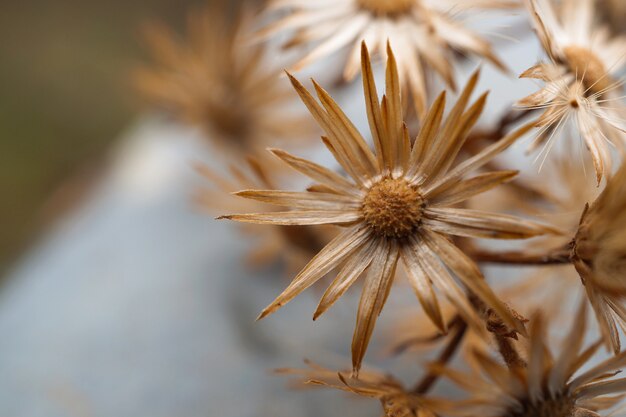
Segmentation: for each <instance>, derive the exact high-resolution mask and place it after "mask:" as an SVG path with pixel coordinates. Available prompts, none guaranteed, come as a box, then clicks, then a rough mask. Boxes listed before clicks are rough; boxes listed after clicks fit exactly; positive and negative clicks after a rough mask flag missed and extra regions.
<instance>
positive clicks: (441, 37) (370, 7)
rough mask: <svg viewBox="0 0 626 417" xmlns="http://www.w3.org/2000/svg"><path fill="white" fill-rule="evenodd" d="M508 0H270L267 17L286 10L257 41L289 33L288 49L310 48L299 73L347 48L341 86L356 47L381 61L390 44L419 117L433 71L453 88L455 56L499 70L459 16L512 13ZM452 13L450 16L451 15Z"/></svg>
mask: <svg viewBox="0 0 626 417" xmlns="http://www.w3.org/2000/svg"><path fill="white" fill-rule="evenodd" d="M517 3H518V2H517V1H508V0H504V1H503V0H461V1H459V0H321V1H314V2H312V1H309V0H288V1H285V0H274V1H273V2H271V3H270V5H269V6H268V8H269V10H270V11H274V10H284V9H286V10H289V13H288V14H287V15H285V17H283V18H282V19H280V20H278V21H277V22H274V23H273V24H271V25H269V26H268V27H267V28H266V29H265V30H264V31H262V32H261V33H260V34H259V37H260V38H264V37H266V36H269V35H272V34H274V33H276V32H280V31H290V30H292V31H294V32H293V33H294V34H293V35H292V36H291V38H290V39H289V41H288V43H287V44H286V45H287V46H288V47H294V46H300V45H310V44H312V45H315V47H314V48H313V50H312V51H311V52H310V53H309V54H308V55H306V56H305V57H304V58H303V59H302V60H300V61H299V62H298V63H297V64H296V67H295V68H296V69H299V68H302V67H304V66H307V65H309V64H311V63H312V62H315V61H317V60H319V59H320V58H322V57H325V56H327V55H329V54H330V53H332V52H335V51H338V50H340V49H341V48H343V47H345V46H349V47H350V48H351V51H350V52H349V56H348V59H347V63H346V66H345V70H344V78H345V79H346V80H351V79H353V78H354V77H355V76H356V75H357V74H358V69H359V44H360V42H361V40H362V39H363V40H364V41H365V42H366V44H367V45H368V47H370V49H371V50H372V51H373V52H374V53H379V54H380V55H382V56H383V57H384V56H385V54H386V46H385V45H386V43H387V41H389V42H390V43H391V45H392V46H393V47H394V50H395V51H396V56H397V59H398V69H399V72H400V80H401V81H402V86H403V87H405V86H406V87H407V88H408V91H410V93H411V95H412V98H413V102H414V104H415V107H416V110H417V113H418V115H420V116H423V115H425V113H426V110H427V102H428V100H427V99H428V91H427V82H426V79H427V76H428V73H429V72H430V71H431V69H432V70H434V71H435V72H436V73H437V74H438V75H439V76H440V77H441V78H442V79H443V80H444V81H445V82H446V83H447V84H448V86H449V87H451V88H454V85H455V81H454V70H453V67H452V64H451V62H453V58H454V52H455V51H460V52H461V53H463V54H468V53H469V54H475V55H478V56H480V57H484V58H486V59H488V60H489V61H490V62H492V63H493V64H495V65H496V66H498V67H499V68H501V69H503V68H504V65H503V64H502V63H501V62H500V60H499V59H498V58H497V57H496V56H495V54H494V53H493V51H492V48H491V45H490V44H489V43H488V42H487V41H486V40H484V39H483V38H482V37H480V36H479V35H477V34H476V33H474V32H472V31H471V30H470V29H467V28H466V27H464V26H463V25H462V24H461V23H460V21H459V20H458V12H459V11H462V10H467V9H472V8H482V9H490V8H493V9H495V8H506V7H509V8H510V7H516V6H517V5H518V4H517ZM454 11H456V12H457V13H456V15H455V13H453V12H454Z"/></svg>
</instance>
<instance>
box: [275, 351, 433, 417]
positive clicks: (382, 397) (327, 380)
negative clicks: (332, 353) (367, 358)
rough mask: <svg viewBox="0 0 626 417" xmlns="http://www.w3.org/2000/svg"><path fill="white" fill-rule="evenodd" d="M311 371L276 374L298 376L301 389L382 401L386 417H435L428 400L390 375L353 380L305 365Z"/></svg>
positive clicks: (346, 374) (288, 370) (364, 374)
mask: <svg viewBox="0 0 626 417" xmlns="http://www.w3.org/2000/svg"><path fill="white" fill-rule="evenodd" d="M305 363H306V364H307V365H308V369H293V368H285V369H278V370H277V373H279V374H285V375H294V376H296V377H297V378H298V379H297V383H298V385H303V384H306V385H314V386H323V387H329V388H335V389H339V390H342V391H347V392H351V393H354V394H357V395H359V396H362V397H368V398H375V399H378V400H379V401H380V404H381V405H382V408H383V412H384V416H385V417H435V414H434V413H433V412H432V411H430V410H429V406H428V404H427V402H428V401H427V400H425V399H423V398H422V397H421V396H420V395H418V394H414V393H411V392H409V391H407V390H406V389H405V388H404V386H403V385H402V383H401V382H400V381H398V380H397V379H395V378H394V377H393V376H391V375H384V374H380V373H378V372H373V371H363V372H361V373H360V374H359V378H358V379H356V378H351V377H350V376H349V371H348V372H344V373H341V372H337V371H333V370H330V369H327V368H323V367H321V366H319V365H316V364H314V363H312V362H310V361H305Z"/></svg>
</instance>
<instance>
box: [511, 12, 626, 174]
mask: <svg viewBox="0 0 626 417" xmlns="http://www.w3.org/2000/svg"><path fill="white" fill-rule="evenodd" d="M526 3H527V5H528V8H529V9H530V12H531V14H532V17H533V19H534V23H535V29H536V31H537V34H538V36H539V39H540V40H541V43H542V45H543V47H544V49H545V50H546V52H547V54H548V56H549V58H550V60H551V62H550V63H541V64H538V65H536V66H534V67H532V68H530V69H528V70H527V71H525V72H524V73H523V74H522V75H521V77H527V78H535V79H539V80H541V81H543V82H545V86H544V87H543V88H542V89H541V90H539V91H538V92H536V93H534V94H532V95H530V96H528V97H526V98H524V99H522V100H520V102H519V103H518V104H519V105H520V106H522V107H526V108H536V109H543V110H545V111H544V112H543V114H542V116H541V117H540V118H539V120H538V126H539V127H540V128H541V129H540V133H539V135H538V136H537V139H536V140H535V142H534V143H533V145H532V146H531V148H536V147H537V146H539V145H541V144H544V150H543V152H544V153H545V155H547V154H548V152H549V151H550V149H551V148H552V146H553V144H554V140H556V139H555V138H556V137H557V134H558V133H560V131H561V130H562V129H563V128H564V127H566V126H570V125H573V126H575V127H576V129H575V130H576V131H577V132H578V133H577V134H579V135H580V136H581V137H582V139H583V140H584V143H585V145H586V147H587V148H588V149H589V151H590V153H591V157H592V160H593V164H594V167H595V171H596V177H597V182H598V183H600V181H601V179H602V177H603V176H605V175H607V174H608V173H610V172H611V145H613V146H615V147H621V146H622V145H623V144H624V141H625V140H626V135H625V132H626V130H625V129H626V124H625V123H624V115H625V114H626V113H625V112H626V109H625V108H624V104H623V101H622V97H620V95H621V94H619V92H620V91H621V86H622V84H623V80H619V78H618V74H619V71H621V69H622V68H623V67H624V64H625V63H626V37H611V35H610V32H609V30H608V29H607V28H606V27H602V26H597V25H596V24H595V21H594V11H593V9H594V3H595V0H565V1H563V4H562V5H561V8H560V13H559V17H558V18H557V15H556V13H555V10H554V9H553V7H552V5H551V2H550V1H549V0H526ZM571 122H573V123H571ZM544 158H545V156H544Z"/></svg>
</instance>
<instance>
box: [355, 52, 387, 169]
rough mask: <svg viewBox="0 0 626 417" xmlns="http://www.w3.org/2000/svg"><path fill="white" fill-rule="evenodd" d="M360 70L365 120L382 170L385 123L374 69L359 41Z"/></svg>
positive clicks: (385, 133)
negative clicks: (365, 113)
mask: <svg viewBox="0 0 626 417" xmlns="http://www.w3.org/2000/svg"><path fill="white" fill-rule="evenodd" d="M361 71H362V72H363V93H364V94H365V108H366V110H367V120H368V122H369V126H370V132H371V133H372V138H373V139H374V146H375V147H376V156H377V158H378V166H379V167H380V169H381V170H382V169H383V168H384V167H385V161H386V160H387V158H386V157H385V152H386V149H385V148H384V147H383V143H384V142H387V141H388V139H387V132H386V130H385V125H384V124H383V117H382V113H381V110H380V103H378V92H377V91H376V82H375V81H374V71H373V70H372V63H371V61H370V55H369V52H368V50H367V45H365V42H361Z"/></svg>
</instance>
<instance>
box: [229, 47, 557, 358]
mask: <svg viewBox="0 0 626 417" xmlns="http://www.w3.org/2000/svg"><path fill="white" fill-rule="evenodd" d="M362 55H363V56H362V66H363V84H364V92H365V101H366V108H367V116H368V119H369V123H370V131H371V134H372V136H373V138H374V143H375V152H372V150H371V149H370V147H369V146H368V145H367V143H366V141H365V140H364V139H363V137H362V136H361V134H360V133H359V132H358V131H357V129H356V127H355V126H354V125H353V124H352V123H351V122H350V120H349V119H348V118H347V116H346V115H345V114H344V113H343V111H342V110H341V109H340V108H339V106H338V105H337V104H336V103H335V102H334V101H333V99H332V98H331V97H330V96H329V95H328V93H327V92H326V91H325V90H324V89H322V88H321V87H320V86H319V85H317V84H315V89H316V91H317V94H318V97H319V99H320V101H321V105H320V104H319V103H318V102H317V101H316V100H315V99H314V98H313V96H312V95H311V94H310V93H309V92H308V91H307V90H306V89H305V88H304V87H303V86H302V85H301V84H300V83H299V82H298V81H297V80H296V79H295V78H293V77H290V78H291V81H292V83H293V85H294V87H295V89H296V90H297V92H298V94H299V95H300V97H301V98H302V100H303V101H304V103H305V104H306V106H307V107H308V108H309V110H310V112H311V114H312V115H313V116H314V118H315V119H316V121H317V122H318V123H319V124H320V126H321V127H322V128H323V129H324V131H325V132H326V134H327V136H325V137H323V142H324V144H325V145H326V146H327V147H328V149H329V150H330V151H331V153H332V154H333V155H334V157H335V159H336V160H337V161H338V162H339V164H340V165H341V166H342V168H343V169H344V170H345V172H346V173H347V174H348V175H349V176H350V179H348V178H345V177H343V176H341V175H338V174H336V173H334V172H332V171H330V170H328V169H326V168H324V167H322V166H319V165H317V164H314V163H313V162H310V161H307V160H305V159H301V158H297V157H295V156H292V155H290V154H288V153H286V152H283V151H280V150H273V153H274V154H275V155H276V156H277V157H279V158H280V159H282V160H283V161H285V162H286V163H287V164H288V165H290V166H291V167H293V168H294V169H296V170H297V171H299V172H301V173H303V174H304V175H307V176H308V177H310V178H312V179H313V180H314V181H316V182H319V183H320V184H321V187H317V188H316V190H315V191H307V192H289V191H273V190H268V191H265V190H246V191H241V192H239V193H238V195H240V196H242V197H246V198H250V199H255V200H259V201H264V202H267V203H272V204H275V205H278V206H285V207H289V208H291V209H292V210H290V211H284V212H270V213H255V214H235V215H229V216H223V218H229V219H232V220H237V221H242V222H252V223H263V224H279V225H319V224H337V225H342V226H345V230H344V231H342V232H341V233H340V234H339V235H338V236H337V237H336V238H335V239H334V240H333V241H332V242H330V243H329V244H328V245H327V246H326V247H325V248H324V249H323V250H322V251H321V252H320V253H319V254H318V255H317V256H315V257H314V258H313V259H312V260H311V262H309V264H308V265H307V266H306V267H305V268H304V269H303V270H302V271H301V272H300V273H299V274H298V275H297V276H296V277H295V278H294V280H293V281H292V283H291V284H290V285H289V286H288V287H287V288H286V289H285V291H284V292H283V293H282V294H280V295H279V296H278V297H277V298H276V300H274V302H272V303H271V304H270V305H269V306H268V307H267V308H266V309H265V310H264V311H263V312H262V313H261V315H260V318H263V317H265V316H267V315H269V314H270V313H273V312H275V311H276V310H278V309H279V308H281V307H282V306H284V305H285V304H286V303H287V302H289V301H290V300H292V299H293V298H294V297H296V296H297V295H298V294H300V293H301V292H302V291H304V290H305V289H306V288H308V287H309V286H311V285H312V284H314V283H315V282H316V281H317V280H319V279H320V278H321V277H323V276H324V275H326V274H327V273H328V272H330V271H332V270H334V269H335V268H340V270H339V273H338V275H337V277H336V278H335V280H334V281H333V282H332V283H331V284H330V286H329V287H328V289H327V290H326V292H325V294H324V295H323V297H322V300H321V301H320V304H319V306H318V308H317V311H316V312H315V314H314V318H317V317H318V316H320V315H321V314H322V313H323V312H325V311H326V310H327V309H328V308H329V307H330V306H331V305H332V304H333V303H334V302H335V301H336V300H337V299H338V298H339V297H340V296H341V295H343V294H344V293H345V291H346V290H347V289H348V288H349V287H350V286H351V285H352V284H353V283H354V282H356V280H357V279H358V278H359V277H360V276H361V275H362V274H363V273H365V275H366V277H365V283H364V287H363V290H362V293H361V300H360V303H359V308H358V314H357V322H356V329H355V332H354V337H353V341H352V361H353V366H354V369H355V370H358V369H359V368H360V366H361V361H362V359H363V356H364V354H365V350H366V348H367V345H368V343H369V340H370V337H371V335H372V331H373V329H374V325H375V323H376V319H377V317H378V315H379V314H380V312H381V311H382V308H383V305H384V304H385V301H386V299H387V296H388V295H389V291H390V289H391V285H392V282H393V279H394V276H395V269H396V264H397V261H398V260H399V259H400V258H401V259H402V260H403V263H404V266H405V269H406V270H407V273H408V277H409V280H410V282H411V284H412V286H413V289H414V290H415V293H416V294H417V297H418V298H419V300H420V302H421V304H422V306H423V308H424V310H425V311H426V313H427V314H428V316H429V317H430V318H431V319H432V320H433V321H434V322H435V324H437V326H438V327H439V328H440V329H441V330H442V331H445V323H444V322H443V320H442V316H441V312H440V309H439V305H438V302H437V298H436V296H435V292H434V288H435V287H436V288H438V289H439V290H440V291H442V292H443V293H444V294H445V295H446V297H447V298H449V299H450V301H451V302H452V303H453V304H454V305H455V306H456V308H457V309H458V310H459V312H460V314H462V315H463V317H464V318H465V319H466V320H467V322H468V323H470V324H473V325H475V326H476V327H477V328H479V329H480V328H482V327H483V326H482V325H481V322H480V319H479V318H478V317H477V315H476V314H475V311H474V309H473V307H472V305H471V304H470V303H469V301H468V299H467V297H466V294H465V293H464V291H463V288H462V286H460V285H459V284H458V283H457V281H456V280H455V279H454V278H453V275H454V276H456V277H457V278H458V279H459V280H460V281H461V282H462V284H463V285H464V286H466V287H467V288H468V289H469V290H470V291H471V292H472V293H474V294H475V295H476V296H477V297H478V298H479V299H481V300H482V301H484V303H485V304H486V305H487V306H489V307H490V308H493V309H494V311H496V312H497V314H499V315H500V316H501V317H502V318H503V319H504V320H505V321H506V323H507V325H509V326H511V327H512V328H515V329H516V330H519V331H522V332H523V331H524V330H523V327H522V325H521V323H520V322H519V321H518V320H516V319H515V318H514V317H512V315H511V314H510V312H509V310H508V309H507V308H506V306H505V305H504V304H503V303H502V302H500V301H499V300H498V299H497V297H496V296H495V295H494V294H493V292H492V291H491V289H490V288H489V286H488V285H487V284H486V283H485V281H484V279H483V276H482V274H481V272H480V270H479V269H478V267H477V266H476V265H475V264H474V262H473V261H472V260H471V259H470V258H468V257H467V256H466V255H465V254H464V253H463V252H462V251H461V250H460V249H459V248H457V247H456V246H455V244H454V243H453V242H452V241H451V239H450V236H465V237H472V238H500V239H520V238H528V237H532V236H537V235H541V234H544V233H546V232H548V231H552V229H551V228H549V227H547V226H544V225H541V224H538V223H535V222H532V221H528V220H523V219H520V218H517V217H513V216H509V215H504V214H496V213H487V212H481V211H476V210H469V209H464V208H457V207H456V206H457V204H458V203H461V202H463V201H464V200H466V199H468V198H471V197H473V196H475V195H477V194H480V193H481V192H484V191H485V190H488V189H491V188H493V187H495V186H496V185H498V184H500V183H502V182H504V181H507V180H509V179H511V178H512V177H513V176H514V175H515V174H516V173H515V172H511V171H501V172H489V173H483V174H478V175H475V176H474V177H472V178H469V179H464V177H465V176H466V174H468V173H470V172H472V171H474V170H476V169H478V168H480V167H482V166H484V165H485V164H486V163H487V162H489V161H490V160H491V159H492V158H493V157H495V156H496V155H497V154H499V153H500V152H501V151H503V150H504V149H506V148H507V147H509V146H510V145H511V144H513V143H514V142H515V141H516V139H518V138H519V137H520V136H522V135H523V134H524V133H526V132H528V131H529V130H530V129H532V124H528V125H525V126H523V127H521V128H520V129H518V130H516V131H515V132H513V133H511V134H509V135H507V136H505V137H504V138H503V139H501V140H500V141H497V142H495V143H493V144H492V145H490V146H489V147H487V148H485V149H484V150H483V151H482V152H479V153H478V154H476V155H475V156H473V157H471V158H469V159H466V160H464V161H462V162H459V161H457V156H458V154H459V151H460V149H461V147H462V146H463V143H464V141H465V139H466V138H467V136H468V133H469V131H470V130H471V128H472V126H473V125H474V124H475V123H476V121H477V120H478V118H479V116H480V114H481V112H482V109H483V106H484V104H485V100H486V94H483V95H482V96H481V97H480V98H479V99H478V100H476V102H474V103H473V104H472V105H471V106H469V108H466V107H467V106H468V103H469V99H470V96H471V94H472V92H473V90H474V87H475V85H476V83H477V80H478V73H476V74H474V75H473V76H472V77H471V79H470V80H469V82H468V84H467V86H466V87H465V89H464V90H463V92H462V93H461V95H460V97H459V99H458V101H457V103H456V104H455V106H454V107H453V108H452V109H451V110H450V112H449V114H448V116H447V117H446V118H445V120H443V112H444V107H445V93H442V94H441V95H440V96H439V97H438V99H437V100H436V102H435V103H434V105H433V107H432V108H431V110H430V111H429V113H428V115H427V117H426V118H425V120H424V123H423V126H422V129H421V131H420V133H419V135H418V136H417V138H416V139H415V142H414V145H413V146H411V142H410V139H409V134H408V132H407V128H406V125H405V124H404V123H403V116H402V110H401V99H400V88H399V87H400V85H399V79H398V71H397V66H396V61H395V58H394V55H393V53H392V51H391V48H390V47H388V57H389V59H388V62H387V73H386V81H387V82H386V95H385V96H384V97H383V99H382V103H381V102H379V101H378V96H377V92H376V85H375V82H374V76H373V73H372V68H371V63H370V58H369V53H368V51H367V48H366V46H365V44H363V48H362ZM442 120H443V122H442ZM450 272H452V274H451V273H450Z"/></svg>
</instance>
